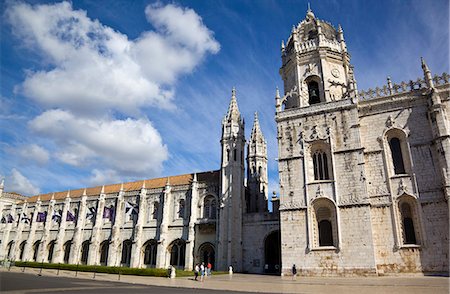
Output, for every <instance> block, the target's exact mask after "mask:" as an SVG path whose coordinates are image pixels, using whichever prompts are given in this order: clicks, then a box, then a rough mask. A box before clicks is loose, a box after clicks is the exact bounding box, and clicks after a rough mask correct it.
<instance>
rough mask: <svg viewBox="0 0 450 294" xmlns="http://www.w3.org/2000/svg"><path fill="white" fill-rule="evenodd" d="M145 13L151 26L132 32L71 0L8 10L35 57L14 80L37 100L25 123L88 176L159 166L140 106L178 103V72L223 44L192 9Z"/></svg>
mask: <svg viewBox="0 0 450 294" xmlns="http://www.w3.org/2000/svg"><path fill="white" fill-rule="evenodd" d="M145 15H146V17H147V20H148V21H149V22H150V23H151V24H153V25H154V27H155V30H153V31H144V32H142V33H141V34H140V35H139V37H138V38H136V39H135V40H130V39H129V38H128V36H127V35H125V34H122V33H121V32H118V31H115V30H114V29H112V28H110V27H108V26H105V25H103V24H102V23H100V22H99V21H98V20H93V19H91V18H89V17H88V16H87V13H86V11H83V10H74V9H73V7H72V5H71V3H69V2H61V3H57V4H49V5H29V4H26V3H21V2H19V3H14V2H11V4H10V5H9V6H8V7H7V9H6V13H5V16H6V19H7V21H8V22H9V23H10V24H11V27H12V30H13V33H14V34H15V35H16V36H17V37H18V39H19V40H20V41H21V42H23V45H25V47H26V48H29V49H30V50H32V51H33V52H35V53H37V54H39V55H40V57H41V60H42V68H41V69H38V70H33V71H31V70H28V71H27V75H26V78H25V80H24V81H23V83H22V84H20V85H19V86H17V87H16V91H17V93H19V94H23V95H25V96H26V97H28V98H30V99H32V100H34V101H36V102H37V103H39V104H40V105H41V106H43V107H44V112H43V113H41V114H40V115H39V116H37V117H36V118H34V119H33V120H31V121H29V124H28V125H29V127H30V129H31V130H32V131H34V132H35V134H37V135H40V136H44V137H46V138H48V139H49V140H50V141H51V142H50V143H52V145H54V146H56V147H55V149H54V150H53V148H52V151H54V153H53V154H52V157H53V158H56V159H58V160H59V161H60V162H63V163H65V164H69V165H72V166H76V167H83V168H85V169H89V168H90V169H91V175H92V178H91V181H92V182H93V183H100V182H103V181H104V182H110V181H116V180H118V179H119V177H121V178H124V177H125V178H131V177H134V176H146V177H151V176H155V175H158V174H160V173H161V170H162V164H163V162H164V161H165V160H166V159H167V158H168V150H167V147H166V145H165V144H164V143H163V140H162V138H161V135H160V133H159V132H158V130H156V129H155V127H154V126H153V125H152V123H151V122H150V121H149V120H148V119H147V118H146V117H145V116H144V115H143V108H145V107H157V108H161V109H173V108H175V106H174V103H173V99H174V95H175V82H176V80H177V79H178V78H179V77H180V75H182V74H187V73H190V72H192V71H193V70H194V69H195V67H196V66H197V65H198V64H199V63H200V62H201V61H202V60H203V59H204V57H205V56H206V55H207V54H214V53H217V52H218V51H219V49H220V45H219V44H218V43H217V41H216V40H215V39H214V36H213V33H212V32H211V31H210V30H209V29H208V28H207V27H206V26H205V25H204V24H203V22H202V19H201V17H200V16H198V15H197V14H196V13H195V11H194V10H192V9H186V8H182V7H179V6H176V5H173V4H169V5H166V6H163V5H161V4H155V5H149V6H147V7H146V9H145ZM118 117H120V118H118ZM142 117H144V118H142ZM35 151H36V150H35ZM35 153H36V152H35ZM36 156H37V155H36ZM44 157H45V155H43V153H42V152H41V161H42V162H43V161H44V160H45V158H44ZM47 160H48V159H47Z"/></svg>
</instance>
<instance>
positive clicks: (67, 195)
mask: <svg viewBox="0 0 450 294" xmlns="http://www.w3.org/2000/svg"><path fill="white" fill-rule="evenodd" d="M66 198H70V190H68V191H67V194H66Z"/></svg>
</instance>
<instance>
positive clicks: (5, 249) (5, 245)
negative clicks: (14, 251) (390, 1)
mask: <svg viewBox="0 0 450 294" xmlns="http://www.w3.org/2000/svg"><path fill="white" fill-rule="evenodd" d="M15 211H16V204H13V205H12V206H11V210H10V211H9V213H11V215H12V216H13V217H14V215H13V214H14V212H15ZM14 224H15V221H13V222H12V223H6V228H5V230H4V235H3V236H4V237H3V240H2V252H3V259H5V258H8V243H9V241H11V240H9V234H10V233H11V229H12V227H13V225H14Z"/></svg>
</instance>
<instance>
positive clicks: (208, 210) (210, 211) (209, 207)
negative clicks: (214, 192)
mask: <svg viewBox="0 0 450 294" xmlns="http://www.w3.org/2000/svg"><path fill="white" fill-rule="evenodd" d="M203 218H209V219H215V218H216V199H215V198H214V196H211V195H210V196H207V197H205V199H204V200H203Z"/></svg>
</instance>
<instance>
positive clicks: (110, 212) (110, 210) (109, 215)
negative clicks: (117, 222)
mask: <svg viewBox="0 0 450 294" xmlns="http://www.w3.org/2000/svg"><path fill="white" fill-rule="evenodd" d="M103 218H106V219H109V220H110V221H112V220H113V218H114V207H105V208H104V209H103Z"/></svg>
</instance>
